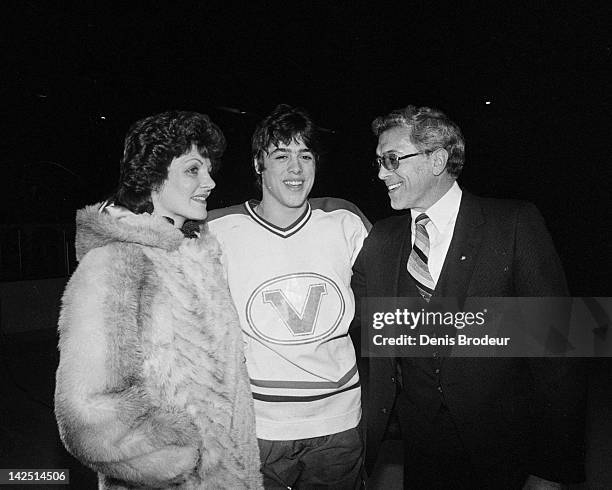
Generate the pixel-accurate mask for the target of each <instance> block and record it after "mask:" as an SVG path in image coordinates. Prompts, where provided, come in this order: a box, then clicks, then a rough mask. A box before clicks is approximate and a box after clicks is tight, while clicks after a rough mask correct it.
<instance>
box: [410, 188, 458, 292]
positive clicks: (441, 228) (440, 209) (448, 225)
mask: <svg viewBox="0 0 612 490" xmlns="http://www.w3.org/2000/svg"><path fill="white" fill-rule="evenodd" d="M461 194H462V192H461V188H460V187H459V185H458V184H457V182H454V183H453V185H452V186H451V188H450V189H449V190H448V191H447V192H446V194H444V195H443V196H442V197H441V198H440V199H438V200H437V201H436V202H435V203H434V204H433V205H432V206H431V207H430V208H429V209H427V211H425V214H427V216H429V219H430V221H429V223H428V224H427V226H426V227H425V228H426V230H427V234H428V235H429V258H428V263H427V264H428V266H429V273H430V274H431V277H432V278H433V280H434V282H435V283H436V284H437V283H438V279H439V278H440V272H442V266H443V265H444V259H445V258H446V254H447V252H448V248H449V247H450V243H451V240H452V239H453V232H454V230H455V223H456V221H457V214H459V205H460V204H461ZM410 214H411V216H412V224H411V229H412V245H414V233H415V229H414V228H415V225H414V220H415V219H416V217H417V216H419V215H420V214H421V211H415V210H414V209H411V210H410ZM406 267H408V264H406Z"/></svg>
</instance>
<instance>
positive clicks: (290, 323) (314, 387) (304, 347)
mask: <svg viewBox="0 0 612 490" xmlns="http://www.w3.org/2000/svg"><path fill="white" fill-rule="evenodd" d="M252 150H253V166H254V169H255V173H256V175H257V178H258V182H259V183H260V184H261V189H262V197H261V200H260V201H256V200H251V201H247V202H245V203H244V204H242V205H239V206H232V207H229V208H225V209H220V210H215V211H211V212H210V214H209V220H208V225H209V227H210V230H211V231H212V232H213V233H214V234H215V235H216V236H217V238H218V239H219V241H220V243H221V245H222V247H223V250H224V260H225V265H226V270H227V274H228V280H229V285H230V290H231V293H232V297H233V299H234V303H235V305H236V308H237V310H238V314H239V316H240V320H241V323H242V329H243V332H244V339H245V344H246V345H245V354H246V361H247V367H248V371H249V376H250V378H251V389H252V391H253V398H254V403H255V413H256V419H257V424H256V425H257V436H258V439H259V446H260V454H261V460H262V472H263V474H264V484H265V486H266V487H267V488H275V487H282V488H288V487H292V488H293V487H296V486H297V487H300V488H301V487H315V486H316V487H319V488H321V487H323V488H324V487H330V488H347V489H348V488H358V487H359V485H360V483H361V467H362V461H363V445H362V440H361V436H360V433H359V427H358V425H359V422H360V419H361V402H360V396H361V388H360V382H359V374H358V372H357V365H356V358H355V350H354V348H353V344H352V342H351V339H350V337H349V336H348V333H347V332H348V328H349V324H350V322H351V320H352V319H353V315H354V306H355V305H354V298H353V293H352V292H351V289H350V281H351V266H352V264H353V262H354V261H355V258H356V257H357V254H358V253H359V250H360V249H361V246H362V243H363V240H364V239H365V237H366V235H367V230H368V229H369V223H368V221H367V220H366V219H365V217H364V216H363V215H362V214H361V212H360V211H359V210H358V209H357V208H356V207H355V206H354V205H352V204H351V203H349V202H347V201H343V200H340V199H333V198H320V199H310V200H309V199H308V195H309V194H310V190H311V189H312V186H313V184H314V180H315V174H316V166H317V161H318V159H319V155H320V151H319V143H318V140H317V131H316V127H315V125H314V124H313V122H312V120H311V119H310V117H309V116H308V114H307V113H306V112H305V111H304V110H303V109H299V108H292V107H289V106H286V105H280V106H278V107H277V108H276V109H275V110H274V112H273V113H272V114H271V115H270V116H268V117H267V118H265V119H264V120H263V121H262V122H261V123H260V124H259V126H258V127H257V129H256V131H255V133H254V135H253V140H252Z"/></svg>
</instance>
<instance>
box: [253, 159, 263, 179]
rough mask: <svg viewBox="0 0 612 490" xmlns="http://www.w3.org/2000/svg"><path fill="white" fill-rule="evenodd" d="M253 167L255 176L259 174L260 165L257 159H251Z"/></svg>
mask: <svg viewBox="0 0 612 490" xmlns="http://www.w3.org/2000/svg"><path fill="white" fill-rule="evenodd" d="M253 167H254V168H255V173H256V174H258V175H259V174H261V170H262V168H261V164H260V163H259V162H258V161H257V158H253Z"/></svg>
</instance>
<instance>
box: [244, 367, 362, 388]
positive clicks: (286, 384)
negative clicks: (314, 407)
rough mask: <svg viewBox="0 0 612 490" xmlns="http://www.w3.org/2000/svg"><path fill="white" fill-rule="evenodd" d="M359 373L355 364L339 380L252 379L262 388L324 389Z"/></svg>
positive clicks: (339, 384) (342, 383)
mask: <svg viewBox="0 0 612 490" xmlns="http://www.w3.org/2000/svg"><path fill="white" fill-rule="evenodd" d="M356 373H357V365H356V364H355V365H354V366H353V367H352V368H351V369H350V370H349V371H348V372H347V373H346V374H345V375H344V376H342V377H341V378H340V379H339V380H338V381H270V380H261V379H252V378H251V384H252V385H253V386H258V387H260V388H289V389H298V390H299V389H302V390H303V389H306V390H308V389H323V388H340V387H341V386H344V385H345V384H346V383H347V382H348V381H349V380H350V379H351V378H352V377H353V376H355V374H356Z"/></svg>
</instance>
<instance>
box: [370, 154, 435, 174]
mask: <svg viewBox="0 0 612 490" xmlns="http://www.w3.org/2000/svg"><path fill="white" fill-rule="evenodd" d="M426 153H431V151H419V152H418V153H409V154H408V155H404V156H401V157H398V156H397V155H396V154H395V153H385V154H384V155H383V156H381V157H376V159H375V160H374V161H373V162H372V165H373V166H374V167H375V168H380V167H381V166H383V167H385V168H386V169H387V170H390V171H391V172H394V171H395V170H397V167H399V162H400V160H403V159H404V158H410V157H415V156H417V155H424V154H426Z"/></svg>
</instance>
